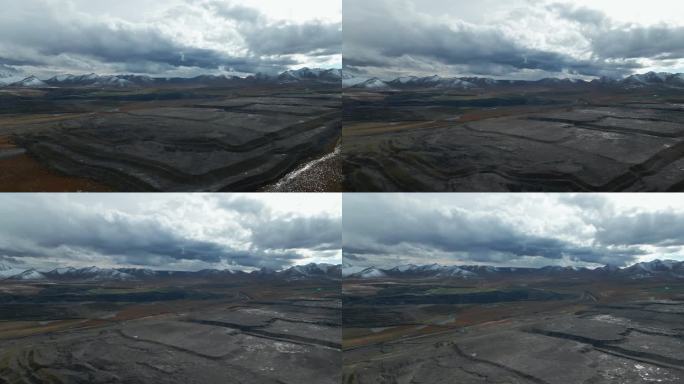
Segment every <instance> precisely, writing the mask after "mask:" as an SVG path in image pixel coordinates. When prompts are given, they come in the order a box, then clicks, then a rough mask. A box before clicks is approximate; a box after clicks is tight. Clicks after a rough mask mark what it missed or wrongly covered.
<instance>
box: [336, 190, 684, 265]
mask: <svg viewBox="0 0 684 384" xmlns="http://www.w3.org/2000/svg"><path fill="white" fill-rule="evenodd" d="M342 228H343V249H344V255H343V260H344V263H345V264H349V265H354V266H376V267H381V268H382V267H394V266H397V265H404V264H416V265H426V264H433V263H438V264H442V265H492V266H513V267H543V266H548V265H559V266H578V267H580V266H584V267H589V268H592V267H598V266H603V265H606V264H611V265H616V266H629V265H632V264H634V263H637V262H641V261H651V260H655V259H661V260H665V259H669V260H679V261H684V196H681V195H678V194H495V193H492V194H487V193H483V194H462V193H458V194H345V195H344V197H343V219H342Z"/></svg>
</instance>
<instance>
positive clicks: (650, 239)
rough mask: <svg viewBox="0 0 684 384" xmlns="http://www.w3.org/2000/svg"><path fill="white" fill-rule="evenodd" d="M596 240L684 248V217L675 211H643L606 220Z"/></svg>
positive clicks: (608, 242)
mask: <svg viewBox="0 0 684 384" xmlns="http://www.w3.org/2000/svg"><path fill="white" fill-rule="evenodd" d="M596 239H597V240H598V241H599V242H601V243H603V244H619V245H643V244H648V245H654V246H663V247H667V246H683V245H684V215H683V214H681V213H673V212H640V213H635V214H623V215H616V216H613V217H607V218H604V219H603V220H602V221H601V222H600V223H598V228H597V234H596Z"/></svg>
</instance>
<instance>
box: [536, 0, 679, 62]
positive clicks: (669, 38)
mask: <svg viewBox="0 0 684 384" xmlns="http://www.w3.org/2000/svg"><path fill="white" fill-rule="evenodd" d="M549 9H550V10H552V11H554V12H556V13H557V14H558V15H559V16H560V17H562V18H564V19H566V20H571V21H574V22H577V23H579V24H580V25H582V26H584V27H585V28H584V34H585V36H586V38H587V39H588V40H589V41H590V43H591V47H592V52H593V54H594V55H595V56H597V57H600V58H604V59H636V58H651V59H679V58H684V27H678V26H671V25H667V24H660V25H652V26H640V25H635V24H624V23H622V24H621V23H616V22H613V21H612V20H611V19H610V17H609V16H608V15H606V14H605V13H604V12H601V11H597V10H593V9H590V8H586V7H576V6H573V5H570V4H560V3H556V4H552V5H550V6H549Z"/></svg>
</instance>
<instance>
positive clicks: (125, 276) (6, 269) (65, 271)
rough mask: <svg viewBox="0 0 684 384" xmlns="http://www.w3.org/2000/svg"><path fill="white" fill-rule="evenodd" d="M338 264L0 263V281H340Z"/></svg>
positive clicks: (340, 269)
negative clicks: (172, 267)
mask: <svg viewBox="0 0 684 384" xmlns="http://www.w3.org/2000/svg"><path fill="white" fill-rule="evenodd" d="M341 274H342V266H341V265H333V264H322V263H321V264H316V263H311V264H307V265H296V266H293V267H289V268H287V269H283V270H280V271H274V270H271V269H268V268H262V269H260V270H257V271H253V272H244V271H239V270H229V269H225V270H218V269H205V270H201V271H196V272H186V271H154V270H151V269H137V268H98V267H87V268H73V267H65V268H57V269H53V270H51V271H38V270H36V269H27V270H24V269H20V268H16V267H11V266H8V265H5V264H0V280H6V281H73V280H75V281H127V280H144V279H153V278H173V277H178V278H224V277H225V278H228V277H231V276H244V277H250V276H251V277H274V278H283V279H287V280H300V279H308V278H340V277H341Z"/></svg>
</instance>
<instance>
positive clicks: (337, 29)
mask: <svg viewBox="0 0 684 384" xmlns="http://www.w3.org/2000/svg"><path fill="white" fill-rule="evenodd" d="M207 6H208V7H209V8H210V9H212V10H213V11H214V12H216V14H217V15H220V16H222V17H224V18H226V19H228V20H232V21H234V22H236V23H237V24H238V30H239V31H241V34H242V35H243V36H244V39H245V41H246V42H247V46H248V48H249V49H250V51H251V52H253V53H254V54H257V55H276V54H281V55H282V54H285V55H287V54H311V55H314V56H316V55H323V56H326V55H333V54H339V53H340V52H341V51H342V24H341V23H323V22H320V21H309V22H306V23H302V24H293V23H289V22H278V23H269V22H268V20H267V19H266V17H265V16H264V15H263V14H261V13H260V12H258V11H256V10H253V9H250V8H246V7H244V6H241V5H235V4H231V3H226V2H219V1H213V2H209V3H207Z"/></svg>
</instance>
